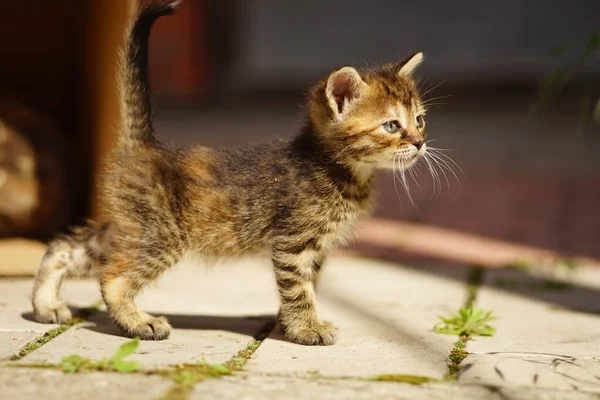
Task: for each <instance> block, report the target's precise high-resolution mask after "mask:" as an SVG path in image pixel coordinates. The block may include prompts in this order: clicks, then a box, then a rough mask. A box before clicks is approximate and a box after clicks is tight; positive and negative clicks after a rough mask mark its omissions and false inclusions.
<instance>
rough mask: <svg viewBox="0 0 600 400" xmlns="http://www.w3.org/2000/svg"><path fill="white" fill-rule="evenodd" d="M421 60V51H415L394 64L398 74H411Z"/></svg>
mask: <svg viewBox="0 0 600 400" xmlns="http://www.w3.org/2000/svg"><path fill="white" fill-rule="evenodd" d="M421 62H423V53H416V54H413V55H411V56H408V57H406V58H405V59H404V60H402V61H400V62H399V63H398V65H397V66H396V69H397V71H398V75H408V76H410V75H412V73H413V71H414V70H415V69H416V68H417V67H418V66H419V64H421Z"/></svg>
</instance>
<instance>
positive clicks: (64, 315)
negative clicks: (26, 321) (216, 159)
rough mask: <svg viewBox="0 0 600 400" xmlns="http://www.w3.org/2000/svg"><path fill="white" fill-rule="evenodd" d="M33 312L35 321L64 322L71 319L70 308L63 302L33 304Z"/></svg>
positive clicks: (46, 322)
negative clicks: (51, 304)
mask: <svg viewBox="0 0 600 400" xmlns="http://www.w3.org/2000/svg"><path fill="white" fill-rule="evenodd" d="M33 314H34V316H35V320H36V321H38V322H42V323H45V324H66V323H68V322H70V321H71V320H72V319H73V315H72V314H71V310H69V307H67V305H66V304H65V303H56V304H54V305H53V306H47V305H44V306H37V307H35V306H34V308H33Z"/></svg>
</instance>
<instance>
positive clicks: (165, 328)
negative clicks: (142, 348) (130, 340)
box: [125, 317, 171, 340]
mask: <svg viewBox="0 0 600 400" xmlns="http://www.w3.org/2000/svg"><path fill="white" fill-rule="evenodd" d="M125 331H126V333H127V336H129V337H136V336H137V337H139V338H140V339H141V340H164V339H167V338H168V337H169V335H170V334H171V325H170V324H169V321H167V319H166V318H165V317H154V318H151V319H149V320H147V321H145V322H144V323H143V324H139V325H137V326H135V327H131V328H127V329H125Z"/></svg>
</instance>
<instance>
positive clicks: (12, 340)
mask: <svg viewBox="0 0 600 400" xmlns="http://www.w3.org/2000/svg"><path fill="white" fill-rule="evenodd" d="M40 335H41V334H40V333H37V332H5V331H2V330H0V361H4V360H9V359H10V358H11V357H12V356H13V355H15V354H17V353H18V352H19V351H20V350H21V348H22V347H23V346H25V345H26V344H27V343H29V342H30V341H32V340H35V339H36V338H37V337H39V336H40Z"/></svg>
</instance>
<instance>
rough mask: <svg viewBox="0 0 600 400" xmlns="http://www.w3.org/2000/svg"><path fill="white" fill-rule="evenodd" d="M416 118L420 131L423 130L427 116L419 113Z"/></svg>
mask: <svg viewBox="0 0 600 400" xmlns="http://www.w3.org/2000/svg"><path fill="white" fill-rule="evenodd" d="M416 120H417V121H416V125H417V129H418V130H419V132H422V131H423V128H425V117H424V116H423V115H422V114H421V115H417V118H416Z"/></svg>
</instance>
